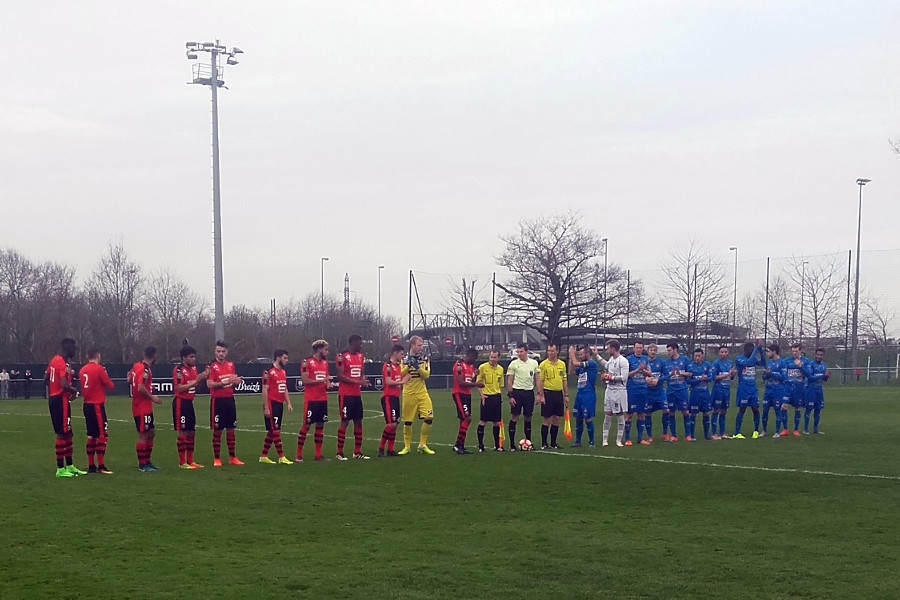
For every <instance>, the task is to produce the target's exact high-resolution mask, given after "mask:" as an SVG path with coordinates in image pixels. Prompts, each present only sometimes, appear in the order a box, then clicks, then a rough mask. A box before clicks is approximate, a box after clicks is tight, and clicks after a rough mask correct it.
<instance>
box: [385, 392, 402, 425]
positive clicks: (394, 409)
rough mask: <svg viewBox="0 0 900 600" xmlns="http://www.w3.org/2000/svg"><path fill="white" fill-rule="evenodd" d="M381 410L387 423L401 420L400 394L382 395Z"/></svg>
mask: <svg viewBox="0 0 900 600" xmlns="http://www.w3.org/2000/svg"><path fill="white" fill-rule="evenodd" d="M381 412H382V413H383V414H384V422H385V423H387V424H389V425H390V424H391V423H399V422H400V396H382V397H381Z"/></svg>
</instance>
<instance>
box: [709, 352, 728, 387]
mask: <svg viewBox="0 0 900 600" xmlns="http://www.w3.org/2000/svg"><path fill="white" fill-rule="evenodd" d="M732 367H734V363H732V362H731V361H730V360H728V359H727V358H726V359H725V360H722V359H721V358H717V359H716V362H714V363H713V364H712V370H711V371H710V374H709V378H710V379H712V380H715V378H716V377H717V376H718V375H721V374H722V373H730V372H731V369H732ZM713 386H714V387H719V388H721V389H723V390H725V391H727V392H728V393H729V394H730V393H731V377H725V378H723V379H720V380H719V381H716V382H715V383H714V384H713Z"/></svg>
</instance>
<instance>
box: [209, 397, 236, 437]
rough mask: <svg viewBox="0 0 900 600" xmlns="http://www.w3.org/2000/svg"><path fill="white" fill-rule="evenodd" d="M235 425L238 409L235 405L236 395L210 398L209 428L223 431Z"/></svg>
mask: <svg viewBox="0 0 900 600" xmlns="http://www.w3.org/2000/svg"><path fill="white" fill-rule="evenodd" d="M235 427H237V409H236V408H235V407H234V396H229V397H228V398H210V400H209V428H210V429H217V430H219V431H221V430H223V429H234V428H235Z"/></svg>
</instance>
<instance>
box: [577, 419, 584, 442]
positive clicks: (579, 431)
mask: <svg viewBox="0 0 900 600" xmlns="http://www.w3.org/2000/svg"><path fill="white" fill-rule="evenodd" d="M582 435H584V419H575V441H576V442H577V443H579V444H580V443H581V436H582Z"/></svg>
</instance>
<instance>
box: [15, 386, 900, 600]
mask: <svg viewBox="0 0 900 600" xmlns="http://www.w3.org/2000/svg"><path fill="white" fill-rule="evenodd" d="M432 396H433V398H434V404H435V414H436V419H435V427H434V430H433V432H432V435H431V437H430V439H429V445H431V446H432V447H433V448H434V449H435V450H436V452H437V454H436V455H434V456H424V455H418V454H415V453H413V454H412V455H410V456H406V457H401V458H391V459H374V458H373V459H372V460H370V461H352V460H351V461H350V462H348V463H339V462H336V461H331V462H328V463H324V464H322V463H316V464H313V463H312V461H307V462H306V463H304V464H302V465H290V466H287V465H264V464H259V463H257V462H256V461H257V457H258V456H259V451H260V448H261V446H262V442H263V438H264V435H265V433H264V429H263V426H262V414H261V412H262V411H261V406H260V404H261V403H260V401H259V399H258V398H256V397H240V398H239V399H238V433H237V454H238V456H239V457H240V458H241V459H242V460H244V461H245V462H246V463H247V464H246V465H244V466H242V467H230V466H227V465H226V466H224V467H222V468H221V469H216V468H213V467H212V449H211V442H210V432H209V430H208V429H204V428H202V427H201V428H198V432H197V453H196V460H197V461H198V462H201V463H204V464H206V466H207V468H205V469H203V470H198V471H183V470H180V469H178V468H177V462H178V461H177V453H176V448H175V433H174V432H173V431H172V429H171V422H170V421H171V407H170V402H169V401H168V400H166V401H165V402H164V404H163V405H162V406H161V407H158V408H157V410H156V423H157V438H156V444H155V448H154V453H153V461H154V463H156V464H157V465H158V466H159V467H160V468H161V471H160V472H159V473H154V474H146V473H141V472H139V471H138V470H137V468H136V458H135V453H134V442H135V432H134V425H133V421H132V420H131V415H130V402H129V400H128V399H127V398H124V397H113V398H110V399H109V400H108V404H107V408H108V414H109V418H110V444H109V451H108V453H107V464H108V465H109V466H110V468H111V469H112V470H114V471H115V474H114V475H112V476H108V477H107V476H100V475H90V476H86V477H79V478H77V479H71V480H57V479H56V478H55V477H54V471H55V462H54V458H53V433H52V429H51V427H50V420H49V417H48V415H47V407H46V402H45V401H44V400H41V399H32V400H28V401H26V400H11V401H3V402H0V457H2V459H0V523H2V529H0V530H2V532H3V534H4V535H3V540H2V541H0V548H3V551H2V553H0V573H2V578H0V598H4V599H6V598H41V597H48V598H49V597H53V598H81V597H85V596H88V595H103V596H109V597H115V598H149V597H154V598H176V597H189V596H199V597H208V596H217V597H226V598H244V597H254V598H278V597H284V596H286V595H291V596H294V597H318V598H330V597H345V598H382V597H390V598H485V597H522V598H531V597H539V596H547V595H552V596H557V597H560V598H595V597H597V596H599V595H601V594H607V595H610V596H615V597H619V598H672V597H675V598H688V597H711V596H716V597H718V596H724V595H732V594H734V595H739V596H741V597H754V598H755V597H759V598H821V597H826V596H827V597H836V598H855V597H866V598H891V597H896V590H897V589H900V574H898V573H897V571H896V569H893V568H892V566H891V565H892V564H893V561H894V556H895V552H896V546H897V542H896V540H897V536H898V533H900V531H898V530H900V526H898V525H897V524H896V520H895V519H894V518H893V517H894V511H893V508H894V507H896V506H897V505H898V503H900V502H898V501H900V466H898V462H897V457H898V456H900V452H898V450H900V439H898V438H897V437H896V436H895V435H893V432H892V431H891V430H890V429H885V428H884V427H881V426H882V425H883V424H890V423H896V422H897V419H898V417H900V404H898V402H897V396H898V394H897V390H896V389H895V388H890V387H885V388H864V389H863V388H859V389H852V388H849V389H848V388H840V387H836V386H835V387H830V388H828V389H827V390H826V409H825V411H824V413H823V415H824V416H823V421H822V430H823V431H824V432H825V433H826V435H824V436H812V435H810V436H801V437H800V438H795V437H790V438H788V439H772V438H770V437H768V438H761V439H758V440H752V439H747V440H725V441H720V442H708V441H704V440H701V441H698V442H696V443H692V444H688V443H684V442H682V441H679V442H677V443H675V444H666V443H662V442H661V441H660V440H659V434H660V433H661V428H660V421H659V415H656V418H655V421H654V433H655V434H656V439H657V441H655V442H654V443H653V445H651V446H632V447H627V448H617V447H615V446H614V445H613V446H611V447H608V448H601V447H599V443H598V447H597V448H594V449H589V448H587V447H583V448H580V449H571V448H568V446H569V444H568V443H566V442H565V440H562V444H563V446H564V448H563V450H561V451H556V452H540V451H536V452H532V453H527V454H526V453H517V454H510V453H502V454H499V453H493V452H489V453H486V454H485V455H478V454H476V455H473V456H464V457H461V456H456V455H455V454H453V453H452V452H451V451H450V446H451V445H452V444H453V441H454V439H455V431H456V426H457V420H456V418H455V410H454V409H453V406H452V403H451V401H450V398H449V394H448V392H446V391H436V392H434V393H433V394H432ZM301 402H302V400H300V398H295V406H296V405H297V404H300V403H301ZM79 404H80V401H77V402H75V403H73V414H74V415H76V417H75V418H74V419H73V427H74V431H75V464H76V465H78V466H80V467H82V468H84V466H85V462H86V461H85V458H84V439H85V438H84V420H83V418H81V416H80V415H81V408H80V406H79ZM196 404H197V408H198V416H200V419H199V420H201V421H203V420H204V419H203V417H202V415H204V414H206V411H207V410H208V399H207V398H203V397H200V398H198V399H197V400H196ZM364 404H365V406H366V408H367V411H366V420H365V425H364V429H365V431H364V437H365V441H364V444H363V451H364V452H366V453H368V454H370V455H374V454H375V451H376V449H377V440H378V438H379V437H380V432H381V429H382V427H383V420H382V419H381V417H380V411H376V410H375V409H376V408H377V406H378V400H377V395H375V394H367V395H366V396H364ZM329 412H330V414H331V415H332V418H334V415H336V414H337V408H336V399H335V398H334V394H332V397H331V406H330V410H329ZM734 415H735V410H734V409H732V410H731V411H730V414H729V419H728V430H729V433H730V432H731V430H732V428H733V424H734ZM748 416H749V415H748ZM504 418H508V412H505V413H504ZM300 419H301V414H300V411H299V410H295V412H294V413H291V414H286V415H285V425H284V427H285V428H284V430H283V438H284V440H285V452H286V454H287V455H288V456H289V457H292V456H293V454H294V452H295V450H296V432H297V430H298V429H299V426H300ZM600 422H602V416H601V417H600ZM801 427H802V425H801ZM336 429H337V423H336V422H330V423H329V424H327V425H326V431H325V433H326V439H325V455H326V456H328V457H333V456H334V453H335V439H334V436H335V433H336ZM678 429H679V433H681V434H683V428H682V424H681V420H680V417H679V424H678ZM698 429H699V425H698ZM598 430H599V423H598ZM418 431H419V428H418V424H417V425H416V426H415V429H414V436H413V439H414V443H415V440H417V439H418ZM749 431H752V419H750V418H746V419H745V423H744V433H745V434H747V433H748V432H749ZM539 432H540V426H539V423H538V422H536V423H535V427H534V431H533V435H532V438H533V439H538V440H539ZM770 434H771V428H770ZM521 435H522V427H521V425H520V427H519V432H518V436H517V437H521ZM597 436H598V438H597V439H598V442H599V439H600V438H599V431H598V432H597ZM486 437H487V438H488V439H489V438H490V431H488V433H487V436H486ZM748 437H749V436H748ZM348 438H349V439H348V442H349V443H350V444H352V434H351V435H350V436H348ZM398 443H399V444H400V445H402V440H398ZM468 446H469V447H470V449H471V448H473V447H474V446H475V426H474V425H473V426H472V428H470V430H469V437H468ZM351 448H352V447H351ZM223 451H224V448H223ZM311 455H312V439H311V438H310V439H308V440H307V444H306V451H305V456H311Z"/></svg>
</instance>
